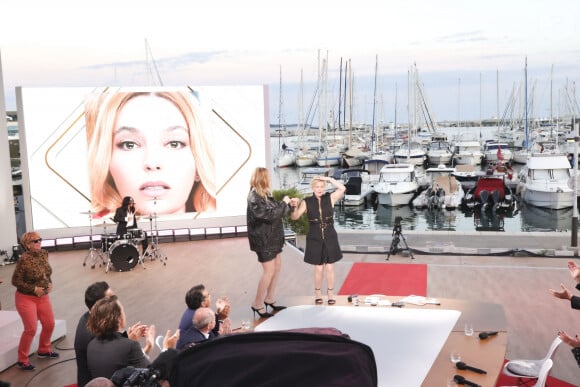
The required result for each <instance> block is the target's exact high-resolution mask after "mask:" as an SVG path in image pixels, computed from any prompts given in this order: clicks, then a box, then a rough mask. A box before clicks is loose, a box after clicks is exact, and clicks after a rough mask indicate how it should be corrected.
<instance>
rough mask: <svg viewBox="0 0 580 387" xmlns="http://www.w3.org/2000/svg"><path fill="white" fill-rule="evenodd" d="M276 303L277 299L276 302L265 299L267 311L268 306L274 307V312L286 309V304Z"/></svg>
mask: <svg viewBox="0 0 580 387" xmlns="http://www.w3.org/2000/svg"><path fill="white" fill-rule="evenodd" d="M275 303H276V301H274V302H271V303H270V302H266V301H264V305H265V306H266V312H267V311H268V307H270V308H272V310H273V311H274V312H278V311H280V310H284V309H286V307H285V306H282V305H274V304H275Z"/></svg>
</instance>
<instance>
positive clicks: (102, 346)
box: [87, 295, 179, 378]
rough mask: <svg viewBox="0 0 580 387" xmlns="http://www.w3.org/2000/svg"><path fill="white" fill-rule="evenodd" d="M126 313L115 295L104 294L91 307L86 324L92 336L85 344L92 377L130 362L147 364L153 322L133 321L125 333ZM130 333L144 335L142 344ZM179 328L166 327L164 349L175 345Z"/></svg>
mask: <svg viewBox="0 0 580 387" xmlns="http://www.w3.org/2000/svg"><path fill="white" fill-rule="evenodd" d="M125 324H126V316H125V311H124V309H123V306H122V305H121V303H120V301H119V300H118V298H117V296H115V295H113V296H111V297H106V298H103V299H101V300H99V301H97V302H96V303H95V305H94V306H93V307H92V308H91V312H90V315H89V319H88V321H87V327H88V329H89V332H91V333H92V334H93V335H94V336H95V338H94V339H93V340H91V342H90V343H89V345H88V348H87V362H88V367H89V371H90V373H91V376H92V377H93V378H96V377H105V378H111V377H112V375H113V373H114V372H115V371H116V370H119V369H122V368H124V367H128V366H133V367H136V368H145V367H147V366H149V364H150V362H149V358H148V353H149V352H150V350H151V348H152V347H153V345H154V341H155V326H154V325H150V326H148V327H147V326H144V325H142V324H135V325H134V326H133V327H131V328H130V329H129V331H128V332H127V334H126V335H125V334H124V333H123V330H124V329H125ZM130 337H133V338H137V337H145V346H144V347H143V348H141V345H140V344H139V342H138V341H135V340H132V339H131V338H130ZM178 338H179V330H177V331H176V332H175V334H173V335H172V334H171V332H170V331H169V330H168V331H167V332H166V334H165V338H164V340H163V350H167V349H169V348H174V347H175V344H176V343H177V340H178Z"/></svg>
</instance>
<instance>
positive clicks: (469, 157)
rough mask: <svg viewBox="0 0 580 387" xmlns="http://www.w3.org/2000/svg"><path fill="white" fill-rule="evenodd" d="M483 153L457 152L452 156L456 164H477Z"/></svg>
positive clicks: (479, 162)
mask: <svg viewBox="0 0 580 387" xmlns="http://www.w3.org/2000/svg"><path fill="white" fill-rule="evenodd" d="M482 157H483V153H459V154H456V155H455V156H454V157H453V161H454V163H455V164H456V165H479V164H481V158H482Z"/></svg>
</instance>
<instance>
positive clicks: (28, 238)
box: [20, 231, 41, 250]
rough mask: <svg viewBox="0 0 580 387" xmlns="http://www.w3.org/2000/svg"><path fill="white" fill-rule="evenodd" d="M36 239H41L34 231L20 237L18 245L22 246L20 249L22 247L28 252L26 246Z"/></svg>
mask: <svg viewBox="0 0 580 387" xmlns="http://www.w3.org/2000/svg"><path fill="white" fill-rule="evenodd" d="M37 239H41V238H40V235H39V234H38V233H37V232H36V231H30V232H25V233H24V234H22V236H21V237H20V244H21V245H22V247H24V248H25V249H26V250H28V245H29V244H30V243H31V242H32V241H35V240H37Z"/></svg>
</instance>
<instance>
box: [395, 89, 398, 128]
mask: <svg viewBox="0 0 580 387" xmlns="http://www.w3.org/2000/svg"><path fill="white" fill-rule="evenodd" d="M397 98H398V89H397V84H396V83H395V139H396V138H397Z"/></svg>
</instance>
